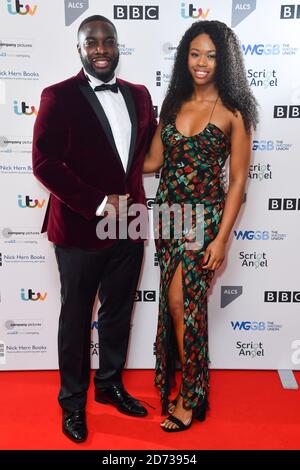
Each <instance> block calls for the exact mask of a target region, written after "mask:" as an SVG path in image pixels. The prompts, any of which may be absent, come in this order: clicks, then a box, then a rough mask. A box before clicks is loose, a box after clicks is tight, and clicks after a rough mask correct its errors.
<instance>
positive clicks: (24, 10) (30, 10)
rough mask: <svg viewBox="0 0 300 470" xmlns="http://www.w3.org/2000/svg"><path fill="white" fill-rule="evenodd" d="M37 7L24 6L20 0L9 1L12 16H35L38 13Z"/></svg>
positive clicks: (9, 11)
mask: <svg viewBox="0 0 300 470" xmlns="http://www.w3.org/2000/svg"><path fill="white" fill-rule="evenodd" d="M36 9H37V5H34V6H31V5H28V4H26V5H23V4H21V3H20V1H19V0H7V10H8V13H10V14H11V15H23V16H24V15H30V16H33V15H34V14H35V12H36Z"/></svg>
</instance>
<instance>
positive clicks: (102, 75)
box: [80, 52, 119, 82]
mask: <svg viewBox="0 0 300 470" xmlns="http://www.w3.org/2000/svg"><path fill="white" fill-rule="evenodd" d="M80 59H81V62H82V65H83V68H84V70H85V71H86V72H87V73H88V74H90V75H92V77H95V78H98V80H101V81H102V82H107V81H109V80H110V79H111V78H112V77H113V75H114V71H115V70H116V68H117V66H118V63H119V52H118V54H117V56H116V57H114V58H113V59H111V61H110V62H109V70H105V71H104V70H103V72H102V71H101V70H99V72H97V71H96V70H95V69H94V67H93V66H92V64H91V63H90V61H89V59H88V58H87V57H82V55H81V54H80Z"/></svg>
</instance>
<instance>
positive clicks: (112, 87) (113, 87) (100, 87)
mask: <svg viewBox="0 0 300 470" xmlns="http://www.w3.org/2000/svg"><path fill="white" fill-rule="evenodd" d="M106 90H109V91H112V92H113V93H118V84H117V83H113V84H111V85H106V83H103V84H102V85H98V86H95V88H94V91H106Z"/></svg>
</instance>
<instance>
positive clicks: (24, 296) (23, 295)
mask: <svg viewBox="0 0 300 470" xmlns="http://www.w3.org/2000/svg"><path fill="white" fill-rule="evenodd" d="M47 295H48V293H47V292H45V293H44V294H41V293H40V292H37V293H35V292H33V290H32V289H28V290H27V294H26V293H25V289H21V299H22V300H24V301H25V302H28V301H29V300H31V301H33V302H36V301H37V300H41V301H44V300H45V299H46V297H47Z"/></svg>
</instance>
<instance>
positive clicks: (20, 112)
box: [14, 100, 38, 116]
mask: <svg viewBox="0 0 300 470" xmlns="http://www.w3.org/2000/svg"><path fill="white" fill-rule="evenodd" d="M28 109H29V106H27V104H26V103H25V101H21V106H20V107H19V103H18V102H17V101H16V100H15V101H14V113H15V114H17V115H18V116H23V114H25V116H32V115H33V114H35V115H36V116H37V113H38V110H37V109H36V108H35V106H30V109H31V111H27V110H28Z"/></svg>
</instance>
